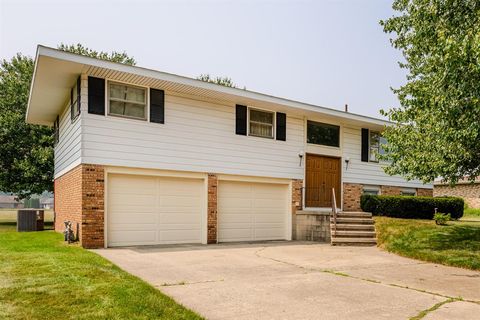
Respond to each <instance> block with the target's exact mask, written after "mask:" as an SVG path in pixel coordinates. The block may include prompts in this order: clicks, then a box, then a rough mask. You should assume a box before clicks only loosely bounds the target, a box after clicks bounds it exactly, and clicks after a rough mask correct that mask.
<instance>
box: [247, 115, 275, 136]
mask: <svg viewBox="0 0 480 320" xmlns="http://www.w3.org/2000/svg"><path fill="white" fill-rule="evenodd" d="M274 115H275V114H274V113H273V112H269V111H263V110H257V109H249V127H250V129H249V135H250V136H256V137H262V138H271V139H273V132H274V131H273V127H274V118H275V117H274Z"/></svg>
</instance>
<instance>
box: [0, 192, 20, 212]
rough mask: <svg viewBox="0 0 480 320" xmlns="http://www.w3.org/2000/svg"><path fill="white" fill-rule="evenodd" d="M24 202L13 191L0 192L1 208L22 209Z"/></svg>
mask: <svg viewBox="0 0 480 320" xmlns="http://www.w3.org/2000/svg"><path fill="white" fill-rule="evenodd" d="M21 208H23V203H22V202H20V201H18V200H17V197H16V196H15V195H14V194H11V193H4V192H1V193H0V209H21Z"/></svg>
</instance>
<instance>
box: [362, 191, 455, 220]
mask: <svg viewBox="0 0 480 320" xmlns="http://www.w3.org/2000/svg"><path fill="white" fill-rule="evenodd" d="M463 206H464V203H463V199H462V198H456V197H438V198H436V197H413V196H376V195H369V194H364V195H362V197H361V199H360V207H361V208H362V210H363V211H366V212H371V213H372V214H373V215H377V216H386V217H393V218H405V219H429V220H431V219H433V215H434V213H435V208H437V211H438V212H445V213H449V214H450V215H451V217H452V219H459V218H461V217H462V216H463Z"/></svg>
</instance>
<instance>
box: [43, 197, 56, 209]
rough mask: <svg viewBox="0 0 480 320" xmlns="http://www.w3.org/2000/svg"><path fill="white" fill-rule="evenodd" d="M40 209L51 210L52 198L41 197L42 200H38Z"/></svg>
mask: <svg viewBox="0 0 480 320" xmlns="http://www.w3.org/2000/svg"><path fill="white" fill-rule="evenodd" d="M40 208H42V209H53V197H42V198H40Z"/></svg>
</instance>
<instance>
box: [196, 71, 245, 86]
mask: <svg viewBox="0 0 480 320" xmlns="http://www.w3.org/2000/svg"><path fill="white" fill-rule="evenodd" d="M197 80H202V81H205V82H210V83H215V84H219V85H221V86H225V87H231V88H236V87H237V86H236V85H235V83H233V81H232V79H230V78H228V77H215V78H214V77H212V76H210V75H209V74H208V73H206V74H201V75H200V76H198V77H197Z"/></svg>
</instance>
